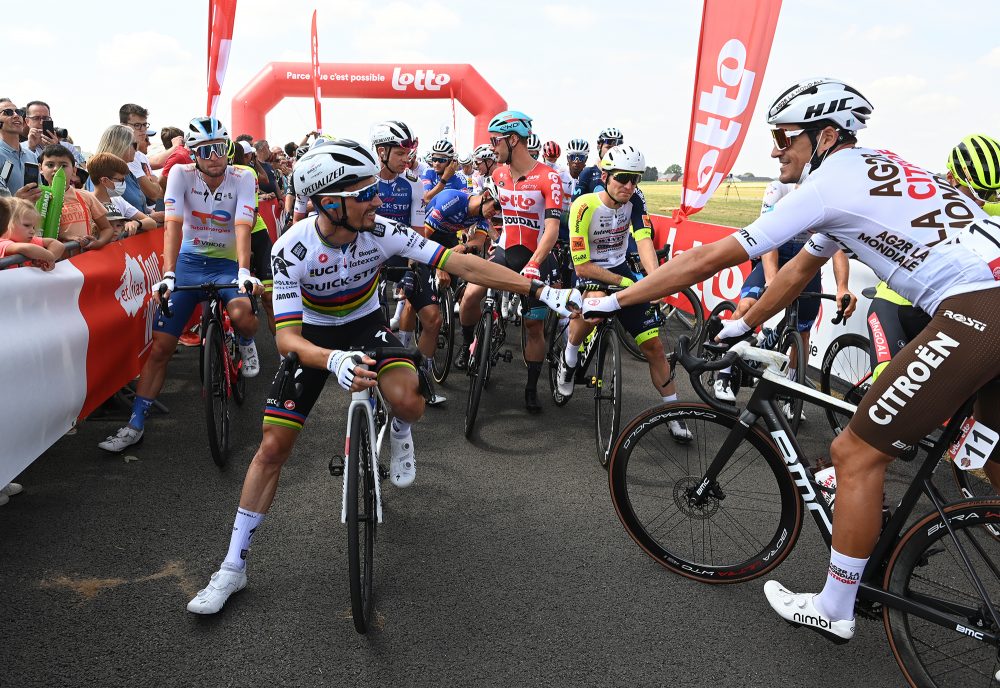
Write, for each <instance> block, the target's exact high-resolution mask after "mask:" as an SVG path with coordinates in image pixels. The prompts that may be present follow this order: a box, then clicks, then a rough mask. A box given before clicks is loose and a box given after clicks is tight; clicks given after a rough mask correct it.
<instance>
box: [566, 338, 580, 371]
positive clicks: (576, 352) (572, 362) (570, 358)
mask: <svg viewBox="0 0 1000 688" xmlns="http://www.w3.org/2000/svg"><path fill="white" fill-rule="evenodd" d="M563 356H565V357H566V365H568V366H569V367H570V368H575V367H576V364H577V362H578V361H579V360H580V345H579V344H570V343H569V340H568V339H567V340H566V353H564V354H563Z"/></svg>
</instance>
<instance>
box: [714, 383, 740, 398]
mask: <svg viewBox="0 0 1000 688" xmlns="http://www.w3.org/2000/svg"><path fill="white" fill-rule="evenodd" d="M715 398H716V399H718V400H719V401H728V402H729V403H733V402H734V401H736V395H735V394H733V384H732V380H731V379H730V378H728V377H719V379H717V380H716V381H715Z"/></svg>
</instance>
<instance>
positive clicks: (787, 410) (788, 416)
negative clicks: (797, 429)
mask: <svg viewBox="0 0 1000 688" xmlns="http://www.w3.org/2000/svg"><path fill="white" fill-rule="evenodd" d="M781 412H782V413H784V414H785V420H787V421H788V422H789V423H791V422H792V418H793V417H794V415H795V414H793V413H792V402H790V401H786V402H785V403H784V404H782V405H781ZM805 422H806V412H805V409H803V410H801V411H799V423H805Z"/></svg>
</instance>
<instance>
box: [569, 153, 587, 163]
mask: <svg viewBox="0 0 1000 688" xmlns="http://www.w3.org/2000/svg"><path fill="white" fill-rule="evenodd" d="M566 160H568V161H569V162H587V156H586V155H584V154H583V153H574V154H572V155H567V156H566Z"/></svg>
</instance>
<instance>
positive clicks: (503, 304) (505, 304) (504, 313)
mask: <svg viewBox="0 0 1000 688" xmlns="http://www.w3.org/2000/svg"><path fill="white" fill-rule="evenodd" d="M500 316H501V317H502V318H503V319H504V320H507V318H508V317H510V295H509V294H506V293H505V294H504V295H503V299H502V300H501V301H500Z"/></svg>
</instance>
